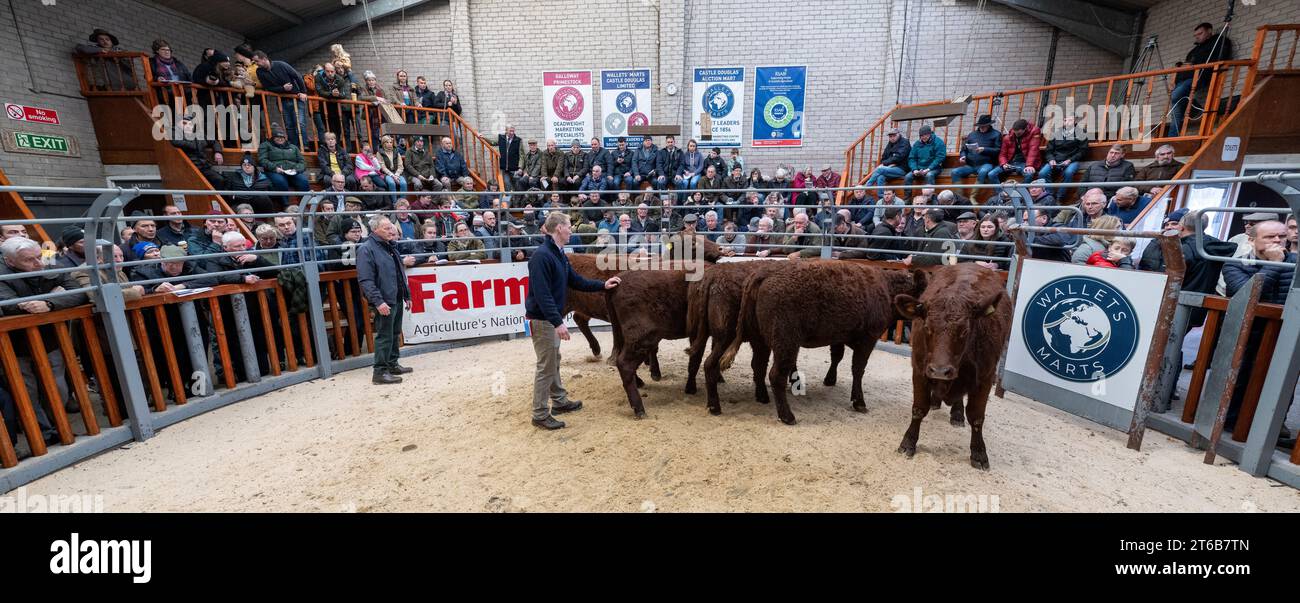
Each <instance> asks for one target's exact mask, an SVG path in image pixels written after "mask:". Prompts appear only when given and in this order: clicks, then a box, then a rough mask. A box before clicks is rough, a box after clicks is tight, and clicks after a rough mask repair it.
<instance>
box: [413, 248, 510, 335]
mask: <svg viewBox="0 0 1300 603" xmlns="http://www.w3.org/2000/svg"><path fill="white" fill-rule="evenodd" d="M406 280H407V284H408V285H409V286H410V288H411V311H410V313H409V314H407V315H406V316H405V317H403V320H402V334H403V335H404V336H405V337H406V341H407V343H425V342H430V341H448V340H452V339H470V338H473V337H483V336H486V335H504V334H507V333H523V332H524V323H525V320H524V298H525V297H527V295H528V264H525V263H513V264H468V265H460V266H453V265H447V266H427V267H419V268H412V269H410V270H407V271H406Z"/></svg>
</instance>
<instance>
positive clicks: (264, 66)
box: [253, 50, 310, 149]
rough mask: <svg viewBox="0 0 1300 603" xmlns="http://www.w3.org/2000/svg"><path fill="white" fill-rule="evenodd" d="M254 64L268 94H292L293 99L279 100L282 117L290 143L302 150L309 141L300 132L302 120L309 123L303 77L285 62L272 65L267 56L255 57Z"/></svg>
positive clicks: (276, 62) (260, 53) (272, 62)
mask: <svg viewBox="0 0 1300 603" xmlns="http://www.w3.org/2000/svg"><path fill="white" fill-rule="evenodd" d="M253 62H254V63H257V81H258V83H260V84H261V85H262V88H263V89H265V90H266V91H267V92H275V93H277V94H289V95H293V96H292V97H283V96H282V97H277V100H279V102H280V113H282V114H283V115H284V126H285V132H286V133H287V134H288V135H289V138H288V141H289V142H290V143H292V144H293V145H294V146H296V147H298V148H300V149H301V148H303V147H304V145H305V144H306V143H308V142H310V141H308V140H307V137H306V136H303V135H301V134H300V133H299V131H298V126H299V124H300V123H302V122H301V121H300V120H304V119H307V84H306V82H303V80H302V75H301V74H299V73H298V71H297V70H296V69H294V68H293V66H291V65H289V64H288V63H286V62H284V61H272V60H271V58H270V57H268V56H266V53H265V52H262V51H260V50H259V51H257V52H254V53H253Z"/></svg>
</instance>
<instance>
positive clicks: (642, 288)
mask: <svg viewBox="0 0 1300 603" xmlns="http://www.w3.org/2000/svg"><path fill="white" fill-rule="evenodd" d="M711 269H712V268H710V270H711ZM706 273H707V271H706ZM687 274H688V272H687V271H685V270H627V271H624V272H621V273H619V278H621V279H623V282H622V283H620V284H619V286H617V287H615V288H613V289H607V290H606V291H605V303H606V304H608V314H609V318H610V324H612V325H613V331H614V349H615V350H616V351H617V352H618V359H617V362H616V365H617V366H618V372H619V376H620V377H622V379H623V389H624V390H626V392H627V401H628V404H630V405H631V406H632V411H633V413H635V415H636V418H638V419H640V418H643V417H645V407H644V406H643V405H642V403H641V392H639V391H637V385H638V384H639V382H640V379H639V378H638V377H637V376H636V369H637V367H639V366H640V365H641V363H642V362H648V361H650V360H651V359H652V358H653V356H654V352H655V350H657V349H658V347H659V342H660V341H662V340H665V339H681V338H683V337H686V309H687V302H686V293H687V284H688V281H687ZM652 368H653V367H652ZM652 376H653V375H652Z"/></svg>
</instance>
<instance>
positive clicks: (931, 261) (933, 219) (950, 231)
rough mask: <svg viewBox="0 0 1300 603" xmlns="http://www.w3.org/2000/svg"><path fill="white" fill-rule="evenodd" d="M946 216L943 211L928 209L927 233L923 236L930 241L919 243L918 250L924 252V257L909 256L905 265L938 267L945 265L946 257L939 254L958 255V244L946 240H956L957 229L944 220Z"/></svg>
mask: <svg viewBox="0 0 1300 603" xmlns="http://www.w3.org/2000/svg"><path fill="white" fill-rule="evenodd" d="M946 215H947V214H945V213H944V211H943V210H942V209H928V210H926V211H925V217H924V224H925V233H924V234H923V235H922V236H924V237H926V238H927V239H930V240H928V241H919V245H917V249H916V250H917V251H920V252H924V255H922V254H915V255H909V256H907V259H905V260H903V263H905V264H907V265H909V266H916V267H921V266H938V265H940V264H943V263H944V257H943V256H942V255H939V254H943V253H956V245H957V244H956V243H955V242H953V241H950V240H945V239H956V238H957V227H956V225H954V224H953V223H952V222H947V221H945V220H944V217H945V216H946ZM930 254H935V255H930Z"/></svg>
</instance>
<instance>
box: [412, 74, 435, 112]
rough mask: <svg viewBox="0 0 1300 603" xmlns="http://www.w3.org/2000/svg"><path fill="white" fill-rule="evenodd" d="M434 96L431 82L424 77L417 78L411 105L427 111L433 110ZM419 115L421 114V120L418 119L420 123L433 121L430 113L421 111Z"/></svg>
mask: <svg viewBox="0 0 1300 603" xmlns="http://www.w3.org/2000/svg"><path fill="white" fill-rule="evenodd" d="M433 94H434V93H433V90H430V89H429V81H428V80H426V79H424V76H423V75H421V76H419V77H417V78H415V88H413V89H412V90H411V95H412V99H411V104H413V105H415V106H417V107H423V108H425V109H432V108H433ZM418 113H419V119H418V121H419V123H422V124H425V123H429V122H430V121H431V120H430V119H429V117H430V115H429V112H428V111H420V112H418Z"/></svg>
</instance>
